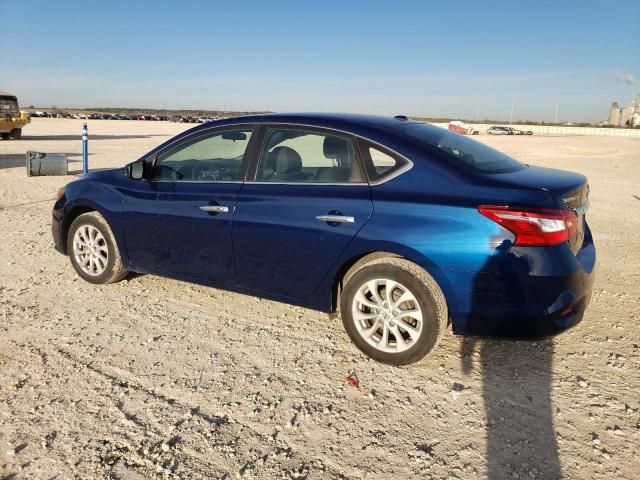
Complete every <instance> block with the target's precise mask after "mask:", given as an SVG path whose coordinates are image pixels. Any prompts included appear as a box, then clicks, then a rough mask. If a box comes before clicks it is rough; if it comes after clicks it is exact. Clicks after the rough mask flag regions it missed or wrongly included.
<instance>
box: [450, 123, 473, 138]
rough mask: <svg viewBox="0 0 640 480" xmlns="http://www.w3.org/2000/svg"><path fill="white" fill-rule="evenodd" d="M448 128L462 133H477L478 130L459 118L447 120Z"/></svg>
mask: <svg viewBox="0 0 640 480" xmlns="http://www.w3.org/2000/svg"><path fill="white" fill-rule="evenodd" d="M449 130H451V131H452V132H456V133H461V134H462V135H478V130H477V129H476V128H474V127H472V126H471V125H468V124H466V123H464V122H462V121H460V120H454V121H452V122H449Z"/></svg>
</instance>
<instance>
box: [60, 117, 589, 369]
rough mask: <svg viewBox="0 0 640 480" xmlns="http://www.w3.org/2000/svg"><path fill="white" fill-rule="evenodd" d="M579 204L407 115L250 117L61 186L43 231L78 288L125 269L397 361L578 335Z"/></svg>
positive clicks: (582, 300) (532, 174) (559, 181)
mask: <svg viewBox="0 0 640 480" xmlns="http://www.w3.org/2000/svg"><path fill="white" fill-rule="evenodd" d="M125 161H129V159H125V158H123V163H124V162H125ZM588 192H589V187H588V184H587V179H586V178H585V177H584V176H582V175H579V174H576V173H571V172H566V171H561V170H554V169H549V168H541V167H535V166H530V165H526V164H523V163H520V162H518V161H516V160H514V159H513V158H510V157H509V156H507V155H505V154H503V153H501V152H499V151H497V150H494V149H492V148H490V147H488V146H486V145H484V144H481V143H479V142H476V141H474V140H472V139H471V138H468V137H466V136H463V135H459V134H457V133H454V132H451V131H448V130H446V129H442V128H438V127H435V126H431V125H426V124H423V123H419V122H416V121H411V120H408V119H407V118H406V117H394V118H386V117H375V116H366V115H346V114H270V115H256V116H247V117H236V118H230V119H226V120H221V121H216V122H208V123H204V124H201V125H198V126H196V127H195V128H192V129H189V130H187V131H186V132H183V133H181V134H179V135H177V136H176V137H174V138H172V139H170V140H168V141H166V142H165V143H163V144H162V145H159V146H158V147H156V148H154V149H153V150H152V151H150V152H149V153H147V154H145V155H143V156H142V157H141V158H139V159H138V160H135V161H133V162H131V163H129V164H127V165H126V166H124V167H121V168H116V169H112V170H102V171H96V172H92V173H90V174H88V175H85V176H84V177H82V178H80V179H78V180H75V181H73V182H71V183H69V184H67V185H66V186H65V187H64V188H61V189H60V191H59V192H58V195H57V200H56V202H55V204H54V207H53V222H52V232H53V238H54V243H55V248H56V249H57V250H58V251H60V252H62V253H63V254H66V255H68V256H69V257H70V260H71V264H72V265H73V268H74V269H75V271H76V272H77V274H78V275H79V276H80V277H82V278H83V279H85V280H86V281H88V282H91V283H96V284H102V283H111V282H116V281H119V280H121V279H123V278H124V277H125V276H126V275H127V273H128V272H130V271H135V272H142V273H149V274H156V275H162V276H167V277H171V278H176V279H181V280H185V281H189V282H195V283H199V284H203V285H210V286H215V287H219V288H224V289H228V290H232V291H236V292H241V293H246V294H250V295H257V296H261V297H264V298H269V299H273V300H278V301H281V302H285V303H289V304H293V305H299V306H303V307H307V308H310V309H315V310H319V311H324V312H329V313H331V312H339V314H340V316H341V317H342V322H343V325H344V328H345V329H346V332H347V333H348V335H349V337H350V338H351V340H352V341H353V342H354V343H355V345H356V346H357V347H358V348H359V349H360V350H362V351H363V352H364V353H365V354H367V355H369V356H370V357H372V358H374V359H376V360H378V361H381V362H385V363H389V364H394V365H402V364H408V363H412V362H415V361H417V360H419V359H421V358H422V357H424V356H425V355H427V354H428V353H429V352H431V351H432V350H433V349H434V348H435V347H436V345H437V344H438V342H439V341H440V338H441V337H442V335H443V334H444V332H445V330H446V329H447V326H448V324H451V326H452V330H453V333H455V334H460V335H484V336H494V337H508V338H541V337H546V336H551V335H555V334H557V333H560V332H562V331H565V330H566V329H568V328H570V327H572V326H574V325H576V324H577V323H578V322H580V320H581V319H582V317H583V314H584V311H585V308H586V307H587V304H588V303H589V299H590V296H591V287H592V282H593V278H594V274H593V271H594V265H595V247H594V244H593V239H592V236H591V231H590V230H589V227H588V225H587V222H586V216H585V214H586V211H587V206H588ZM176 288H180V287H179V285H177V286H176ZM96 295H99V291H96ZM141 301H144V300H141ZM256 308H257V307H256ZM300 321H304V320H300ZM327 328H330V327H327ZM214 330H215V328H214V329H212V331H214ZM211 341H215V337H214V336H213V335H212V339H211Z"/></svg>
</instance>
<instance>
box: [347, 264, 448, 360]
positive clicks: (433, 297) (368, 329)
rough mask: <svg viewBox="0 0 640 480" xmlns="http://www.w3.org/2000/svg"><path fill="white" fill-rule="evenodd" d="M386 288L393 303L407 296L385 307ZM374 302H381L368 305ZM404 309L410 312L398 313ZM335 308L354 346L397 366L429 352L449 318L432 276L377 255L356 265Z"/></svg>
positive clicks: (414, 267) (415, 267)
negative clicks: (373, 259) (406, 313)
mask: <svg viewBox="0 0 640 480" xmlns="http://www.w3.org/2000/svg"><path fill="white" fill-rule="evenodd" d="M371 287H373V288H374V289H375V291H376V292H377V299H376V296H375V293H374V292H373V291H372V289H371ZM389 288H390V289H391V291H390V293H391V301H392V302H394V301H395V302H398V301H399V300H400V299H401V298H406V300H404V301H402V302H400V303H398V304H396V306H395V308H389V309H388V310H387V306H386V305H387V304H386V300H387V299H388V297H387V289H389ZM407 292H408V294H407ZM363 300H364V302H363ZM380 301H382V303H380ZM376 305H378V306H380V305H381V307H375V308H372V307H373V306H376ZM403 311H407V312H411V313H412V315H410V316H408V315H407V316H405V315H402V313H401V312H403ZM340 312H341V313H340V314H341V317H342V323H343V325H344V328H345V330H346V331H347V334H348V335H349V337H350V338H351V341H352V342H353V343H354V344H355V345H356V347H358V349H360V350H361V351H362V352H363V353H364V354H365V355H367V356H368V357H370V358H372V359H374V360H377V361H378V362H382V363H386V364H389V365H396V366H400V365H408V364H410V363H415V362H417V361H419V360H421V359H422V358H424V357H425V356H426V355H428V354H429V353H431V352H432V351H433V350H434V349H435V348H436V346H437V345H438V343H440V339H441V338H442V335H443V334H444V331H445V329H446V326H447V320H448V311H447V303H446V300H445V298H444V294H443V293H442V290H441V289H440V287H439V286H438V284H437V283H436V281H435V280H434V279H433V277H431V275H429V274H428V273H427V272H425V271H424V270H423V269H422V268H420V267H418V266H417V265H416V264H414V263H412V262H409V261H408V260H405V259H402V258H382V259H379V260H375V261H373V262H371V263H368V264H366V265H364V266H363V267H361V268H360V269H359V270H357V271H356V272H355V273H354V274H353V275H352V276H351V277H350V278H349V279H348V280H347V284H346V285H345V287H344V290H343V291H342V294H341V297H340ZM385 315H386V316H385ZM418 317H419V318H418ZM374 328H376V330H374ZM385 331H386V332H385ZM398 334H399V336H400V337H401V338H400V339H398V338H397V337H396V336H397V335H398ZM392 337H393V338H392Z"/></svg>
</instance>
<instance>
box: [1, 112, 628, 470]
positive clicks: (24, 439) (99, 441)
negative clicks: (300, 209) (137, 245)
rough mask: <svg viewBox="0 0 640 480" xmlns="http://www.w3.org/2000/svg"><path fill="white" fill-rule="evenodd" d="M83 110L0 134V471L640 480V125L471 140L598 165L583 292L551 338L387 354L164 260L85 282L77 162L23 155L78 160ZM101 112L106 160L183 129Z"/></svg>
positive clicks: (448, 343) (561, 161)
mask: <svg viewBox="0 0 640 480" xmlns="http://www.w3.org/2000/svg"><path fill="white" fill-rule="evenodd" d="M81 123H82V121H78V120H63V119H34V121H33V123H32V124H31V125H30V126H28V127H27V128H26V129H25V130H24V137H23V140H21V141H3V142H0V272H1V275H0V385H1V387H0V475H2V476H3V478H7V479H8V478H50V477H55V478H130V479H135V478H146V477H159V478H164V477H166V478H173V477H180V478H205V477H206V478H307V479H325V478H327V479H338V478H349V479H373V478H381V479H390V478H457V479H470V478H491V479H501V478H520V479H522V478H526V479H541V478H549V479H556V478H570V479H596V478H602V479H605V478H606V479H611V478H623V479H631V478H639V474H638V472H639V471H640V461H639V460H638V456H637V455H638V453H637V452H638V449H639V448H640V411H639V409H640V396H639V395H638V388H639V387H640V370H639V366H640V365H639V359H640V346H639V345H640V329H639V327H638V322H639V321H640V298H639V296H640V293H639V292H640V268H639V267H640V264H639V260H638V256H639V254H640V140H638V139H630V138H606V137H602V138H600V137H536V136H533V137H487V136H481V137H479V139H480V140H481V141H483V142H487V143H490V144H491V145H493V146H496V147H497V148H499V149H501V150H503V151H505V152H507V153H509V154H512V155H514V156H515V157H516V158H519V159H521V160H523V161H525V162H527V163H533V164H538V165H544V166H552V167H557V168H563V169H568V170H575V171H578V172H581V173H584V174H586V175H587V176H588V177H589V180H590V183H591V210H590V212H589V214H588V219H589V222H590V225H591V228H592V230H593V232H594V236H595V241H596V244H597V248H598V254H599V258H598V268H597V281H596V285H595V292H594V296H593V299H592V302H591V305H590V307H589V309H588V311H587V313H586V316H585V319H584V321H583V323H582V324H580V326H579V327H577V328H575V329H574V330H572V331H570V332H568V333H566V334H564V335H561V336H559V337H557V338H555V339H553V340H550V341H544V342H537V343H529V342H498V341H482V340H472V339H462V338H459V337H454V336H453V335H451V334H447V335H445V337H444V339H443V341H442V343H441V345H440V347H439V348H438V349H437V351H436V352H435V353H434V354H433V355H432V356H430V357H429V358H427V359H425V360H424V361H422V362H420V363H419V364H417V365H414V366H410V367H406V368H393V367H389V366H386V365H381V364H377V363H375V362H373V361H370V360H368V359H367V358H365V357H364V356H363V355H361V354H360V353H359V352H358V351H357V350H356V349H355V347H354V346H352V345H351V344H350V342H349V340H348V338H347V335H346V334H345V332H344V331H343V329H342V326H341V323H340V321H339V320H337V319H333V320H331V319H329V318H327V316H326V315H324V314H321V313H318V312H314V311H310V310H305V309H302V308H297V307H291V306H288V305H283V304H279V303H275V302H271V301H266V300H260V299H258V298H255V297H249V296H243V295H239V294H234V293H228V292H224V291H220V290H215V289H212V288H205V287H200V286H196V285H191V284H187V283H183V282H179V281H174V280H169V279H164V278H160V277H155V276H151V275H132V276H130V277H129V278H128V279H127V280H125V281H123V282H121V283H119V284H115V285H109V286H94V285H90V284H88V283H85V282H83V281H81V280H80V279H79V278H78V277H77V276H76V275H75V273H74V271H73V269H72V267H71V265H70V263H69V262H68V259H67V258H65V257H63V256H61V255H60V254H58V253H56V252H55V251H54V250H53V248H52V240H51V234H50V210H51V206H52V198H53V196H54V195H55V191H56V190H57V188H58V187H59V186H62V185H63V184H64V183H66V182H68V181H70V180H72V179H73V177H72V176H71V175H70V176H68V177H66V178H59V177H32V178H27V177H26V175H25V168H24V153H25V151H26V150H37V151H45V152H66V153H68V154H70V159H71V161H72V163H71V169H72V170H74V171H75V172H76V173H77V171H78V170H79V169H80V151H81V145H80V141H79V134H80V130H81ZM89 126H90V133H91V135H92V136H91V141H90V152H91V155H90V164H91V166H92V167H96V168H97V167H115V166H120V165H123V164H124V163H126V162H128V161H130V160H132V159H135V158H137V157H138V156H139V155H141V154H143V153H144V152H145V151H148V150H149V149H151V148H152V147H153V146H155V145H157V144H158V143H160V142H161V141H163V140H164V139H165V138H167V137H169V136H171V135H173V134H175V133H178V132H179V131H181V130H183V129H185V128H186V127H187V126H185V125H181V124H170V123H164V122H126V121H90V125H89ZM350 373H355V374H357V377H358V379H359V381H360V387H359V388H355V387H353V386H351V385H349V384H348V383H347V382H345V377H346V376H347V375H349V374H350Z"/></svg>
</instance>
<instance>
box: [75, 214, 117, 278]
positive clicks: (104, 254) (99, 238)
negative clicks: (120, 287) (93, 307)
mask: <svg viewBox="0 0 640 480" xmlns="http://www.w3.org/2000/svg"><path fill="white" fill-rule="evenodd" d="M67 253H68V254H69V258H70V259H71V264H72V265H73V268H74V269H75V270H76V272H78V275H80V277H82V278H83V279H84V280H86V281H87V282H91V283H114V282H117V281H120V280H122V279H123V278H124V277H125V276H126V275H127V274H128V273H129V272H128V271H127V270H126V269H125V268H124V266H123V265H122V258H121V257H120V251H119V250H118V244H117V243H116V241H115V238H114V236H113V232H112V231H111V228H109V224H108V223H107V221H106V220H105V219H104V217H103V216H102V215H100V214H99V213H98V212H88V213H83V214H82V215H79V216H78V217H77V218H76V219H75V220H74V221H73V223H72V224H71V227H70V228H69V234H68V236H67Z"/></svg>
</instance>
